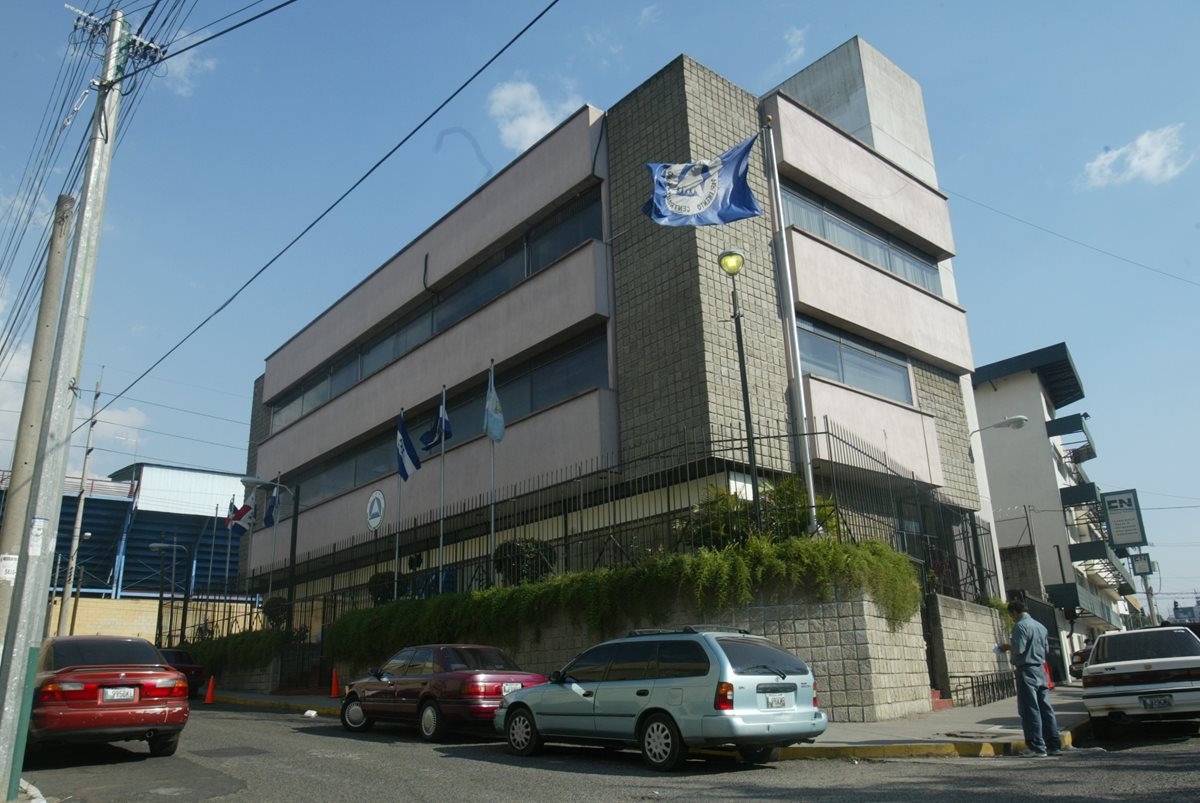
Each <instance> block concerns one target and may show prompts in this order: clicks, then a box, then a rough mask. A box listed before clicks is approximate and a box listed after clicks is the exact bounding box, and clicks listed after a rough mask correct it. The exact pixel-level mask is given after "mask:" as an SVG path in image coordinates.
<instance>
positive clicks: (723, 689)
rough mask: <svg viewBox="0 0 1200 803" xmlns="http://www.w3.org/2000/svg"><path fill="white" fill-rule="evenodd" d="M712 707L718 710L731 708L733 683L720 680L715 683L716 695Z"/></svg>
mask: <svg viewBox="0 0 1200 803" xmlns="http://www.w3.org/2000/svg"><path fill="white" fill-rule="evenodd" d="M713 707H714V708H716V709H717V710H718V711H732V710H733V684H732V683H725V682H723V681H722V682H721V683H718V684H717V696H716V699H714V700H713Z"/></svg>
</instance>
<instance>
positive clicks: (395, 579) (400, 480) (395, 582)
mask: <svg viewBox="0 0 1200 803" xmlns="http://www.w3.org/2000/svg"><path fill="white" fill-rule="evenodd" d="M400 420H401V421H403V420H404V408H403V407H401V408H400ZM404 448H405V446H404V444H402V443H397V444H396V453H397V456H396V460H397V461H401V460H403V459H404V457H402V456H400V454H399V453H400V450H402V449H404ZM402 488H404V475H403V474H401V473H400V466H399V465H397V466H396V562H395V564H394V565H393V567H392V602H395V601H396V600H398V599H400V491H401V489H402Z"/></svg>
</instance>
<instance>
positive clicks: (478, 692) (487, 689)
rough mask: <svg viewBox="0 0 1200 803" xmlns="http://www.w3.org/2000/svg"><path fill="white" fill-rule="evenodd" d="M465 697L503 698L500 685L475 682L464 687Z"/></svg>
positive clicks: (465, 684)
mask: <svg viewBox="0 0 1200 803" xmlns="http://www.w3.org/2000/svg"><path fill="white" fill-rule="evenodd" d="M462 696H463V697H503V696H504V694H503V693H502V692H501V686H500V684H499V683H481V682H479V681H473V682H471V683H464V684H463V685H462Z"/></svg>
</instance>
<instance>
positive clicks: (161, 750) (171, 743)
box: [150, 733, 179, 758]
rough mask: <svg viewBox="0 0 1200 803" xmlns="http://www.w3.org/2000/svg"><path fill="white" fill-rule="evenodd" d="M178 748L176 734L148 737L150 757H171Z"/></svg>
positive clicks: (177, 736)
mask: <svg viewBox="0 0 1200 803" xmlns="http://www.w3.org/2000/svg"><path fill="white" fill-rule="evenodd" d="M178 748H179V734H178V733H163V734H160V735H158V736H152V737H150V755H152V756H154V757H155V758H158V757H160V756H173V755H175V751H176V750H177V749H178Z"/></svg>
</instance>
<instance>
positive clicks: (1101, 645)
mask: <svg viewBox="0 0 1200 803" xmlns="http://www.w3.org/2000/svg"><path fill="white" fill-rule="evenodd" d="M1083 702H1084V705H1085V706H1086V707H1087V712H1088V718H1089V719H1090V721H1091V724H1092V732H1093V735H1095V737H1096V738H1097V739H1106V738H1109V737H1111V736H1112V735H1113V731H1114V729H1115V728H1116V727H1118V726H1120V725H1121V724H1124V723H1129V722H1155V721H1164V720H1200V638H1197V637H1196V634H1195V633H1193V632H1192V631H1191V630H1189V629H1188V628H1185V627H1154V628H1147V629H1145V630H1131V631H1126V632H1114V633H1104V634H1102V635H1101V636H1100V637H1099V638H1097V639H1096V644H1095V645H1094V646H1093V648H1092V656H1091V658H1090V660H1089V661H1088V664H1087V666H1085V667H1084V669H1083Z"/></svg>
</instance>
